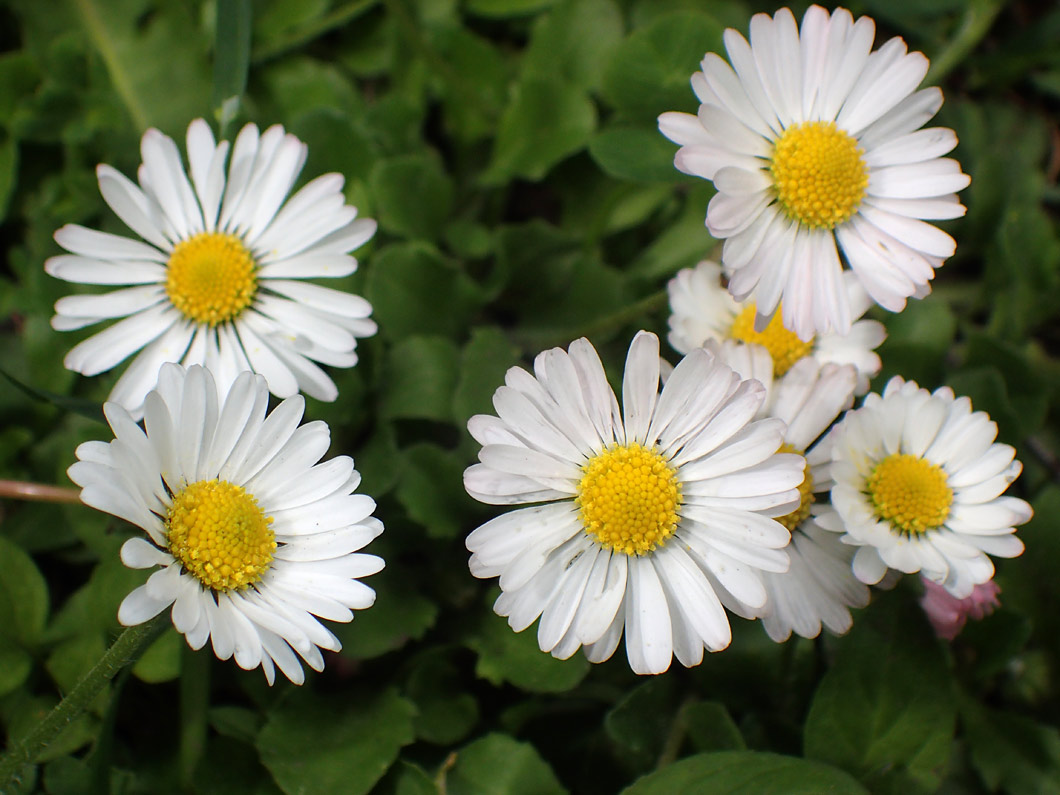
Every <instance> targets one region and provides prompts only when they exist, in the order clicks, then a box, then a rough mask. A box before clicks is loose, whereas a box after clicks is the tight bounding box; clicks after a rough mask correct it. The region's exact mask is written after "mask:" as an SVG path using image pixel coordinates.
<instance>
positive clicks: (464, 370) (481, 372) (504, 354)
mask: <svg viewBox="0 0 1060 795" xmlns="http://www.w3.org/2000/svg"><path fill="white" fill-rule="evenodd" d="M518 363H519V351H518V349H517V348H516V347H515V346H514V345H512V344H511V342H509V341H508V338H507V337H506V336H505V335H504V334H503V333H502V332H501V331H500V330H499V329H496V328H493V327H485V328H475V329H472V330H471V339H470V340H468V342H467V344H466V345H465V346H464V349H463V350H462V351H461V352H460V377H459V378H458V379H457V383H456V390H455V392H454V394H453V420H454V421H455V422H456V424H457V425H458V426H460V427H461V428H463V427H465V426H466V425H467V421H468V420H469V419H470V418H471V417H472V416H473V415H475V414H489V413H491V412H492V411H493V393H494V392H496V391H497V388H498V387H499V386H501V385H502V384H503V383H504V374H505V373H506V372H507V371H508V368H510V367H512V366H514V365H516V364H518Z"/></svg>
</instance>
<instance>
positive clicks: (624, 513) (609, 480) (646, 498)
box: [576, 442, 681, 555]
mask: <svg viewBox="0 0 1060 795" xmlns="http://www.w3.org/2000/svg"><path fill="white" fill-rule="evenodd" d="M582 471H583V472H584V473H585V474H584V475H582V479H581V481H579V483H578V496H577V499H576V502H577V504H578V507H579V508H580V511H581V519H582V523H583V525H584V527H585V532H586V533H588V534H589V536H590V537H591V538H592V539H593V540H595V541H596V542H597V543H599V544H600V545H601V546H603V547H605V548H607V549H613V550H615V551H616V552H624V553H625V554H627V555H644V554H646V553H648V552H651V551H652V550H653V549H655V548H656V547H659V546H661V545H662V544H663V543H665V541H666V539H667V538H669V537H670V536H671V535H673V533H674V530H676V529H677V522H678V515H677V511H678V509H679V508H680V507H681V484H680V482H679V481H678V480H677V472H676V471H675V470H674V469H673V468H672V467H671V466H670V465H669V464H667V463H666V461H665V460H664V459H663V457H662V456H661V455H659V454H658V453H657V452H656V451H655V450H654V449H649V448H646V447H643V446H642V445H640V444H637V443H636V442H634V443H633V444H628V445H616V446H614V447H609V448H608V449H607V450H604V451H603V452H602V453H600V454H599V455H596V456H593V458H592V459H590V460H589V462H588V463H587V464H585V465H584V466H583V467H582Z"/></svg>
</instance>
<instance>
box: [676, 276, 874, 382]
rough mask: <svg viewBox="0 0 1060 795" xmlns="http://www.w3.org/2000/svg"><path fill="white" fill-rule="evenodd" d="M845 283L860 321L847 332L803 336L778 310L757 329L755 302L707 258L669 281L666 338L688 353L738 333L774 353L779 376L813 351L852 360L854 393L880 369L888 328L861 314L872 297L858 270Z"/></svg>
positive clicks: (823, 357)
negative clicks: (742, 297)
mask: <svg viewBox="0 0 1060 795" xmlns="http://www.w3.org/2000/svg"><path fill="white" fill-rule="evenodd" d="M843 286H844V288H845V289H846V291H847V297H848V299H849V301H850V305H851V311H852V313H853V317H854V318H855V319H856V320H857V322H855V323H854V324H853V326H851V328H850V332H849V333H847V334H836V333H834V332H825V333H823V334H820V335H818V336H815V337H812V338H810V339H809V340H808V341H806V342H804V341H802V340H800V339H799V338H798V336H796V335H795V334H794V333H793V332H791V331H789V330H788V329H786V328H784V324H783V323H782V321H781V316H780V315H779V314H778V315H774V316H773V319H772V320H771V321H770V322H769V325H768V326H766V327H765V328H764V329H762V330H760V331H756V330H755V316H756V314H757V310H756V308H755V304H754V303H748V304H746V305H744V306H741V305H740V304H739V303H738V302H737V301H736V300H735V299H733V297H732V296H731V295H729V293H728V291H727V290H726V289H725V287H724V286H723V283H722V270H721V266H720V265H718V264H717V263H715V262H711V261H710V260H704V261H703V262H700V263H699V264H698V265H696V267H695V268H685V269H684V270H681V271H679V272H678V274H677V275H676V276H675V277H674V278H673V279H671V280H670V283H669V285H667V291H668V292H669V294H670V321H669V323H670V333H669V336H668V337H667V339H669V341H670V345H672V346H673V348H674V350H676V351H678V352H679V353H688V352H689V351H690V350H692V349H693V348H699V347H701V346H702V345H704V344H706V343H707V342H708V341H709V340H718V341H719V342H721V341H724V340H727V339H734V340H740V341H742V342H749V343H757V344H759V345H764V346H765V347H766V349H767V350H768V351H769V353H770V355H771V356H772V357H773V365H774V367H773V370H774V374H775V375H776V376H778V377H780V376H783V375H784V374H785V373H786V372H787V371H788V370H789V369H791V366H792V365H793V364H795V363H796V362H797V361H799V360H800V359H802V358H803V357H804V356H812V357H813V358H814V359H816V360H817V361H818V362H820V363H822V364H827V363H834V364H851V365H853V366H854V367H855V368H856V370H857V374H858V383H857V392H856V394H864V393H865V392H867V391H868V390H869V379H871V378H873V377H874V376H875V375H876V374H877V373H878V372H879V371H880V357H879V356H878V355H877V354H876V352H875V349H876V348H877V347H879V345H880V344H881V343H882V342H883V340H884V339H885V338H886V336H887V331H886V330H885V329H884V327H883V324H882V323H880V322H879V321H876V320H868V319H864V320H861V319H858V318H861V316H862V315H863V314H865V312H866V310H868V308H869V304H870V303H871V302H870V301H869V298H868V296H867V295H866V293H865V291H864V289H862V287H861V285H860V284H859V283H858V281H857V279H856V278H855V277H854V274H852V273H849V272H848V273H844V274H843ZM730 366H732V365H731V363H730ZM744 375H745V376H746V377H748V378H750V377H751V376H750V375H748V374H746V373H745V374H744Z"/></svg>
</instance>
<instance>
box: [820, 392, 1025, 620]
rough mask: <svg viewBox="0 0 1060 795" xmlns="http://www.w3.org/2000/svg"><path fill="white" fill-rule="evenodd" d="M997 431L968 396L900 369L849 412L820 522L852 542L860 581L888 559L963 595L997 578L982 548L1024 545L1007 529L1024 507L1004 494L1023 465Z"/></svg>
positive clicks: (1000, 550) (1006, 550)
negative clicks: (924, 385) (828, 505)
mask: <svg viewBox="0 0 1060 795" xmlns="http://www.w3.org/2000/svg"><path fill="white" fill-rule="evenodd" d="M996 437H997V425H996V424H995V423H993V422H991V421H990V417H989V416H988V415H987V414H986V413H985V412H982V411H976V412H973V411H972V404H971V401H970V400H969V399H968V398H966V397H961V398H955V397H954V396H953V390H951V389H949V388H948V387H942V388H941V389H937V390H935V392H928V391H927V390H926V389H921V388H919V387H918V386H917V384H916V382H915V381H908V382H907V381H904V380H903V379H902V378H901V377H899V376H895V377H894V378H892V379H891V380H890V382H889V383H888V384H887V388H886V389H885V390H884V392H883V396H882V397H880V396H879V395H877V394H869V395H868V396H866V398H865V402H864V404H863V405H862V407H861V408H859V409H857V410H856V411H851V412H848V413H847V415H846V416H845V417H844V418H843V420H842V421H841V422H840V423H839V425H837V426H836V429H835V438H834V443H833V446H832V478H833V480H834V481H835V485H834V486H833V487H832V507H833V508H834V512H833V513H832V514H831V515H828V516H820V517H818V523H819V524H821V525H823V526H826V527H827V528H828V529H829V530H832V531H833V532H842V533H843V534H844V535H843V541H844V542H846V543H848V544H852V545H854V546H856V547H857V552H856V554H855V555H854V574H855V575H857V577H858V579H860V580H861V581H862V582H864V583H868V584H870V585H871V584H873V583H876V582H879V581H880V579H882V578H883V576H884V574H886V573H887V569H888V567H890V568H892V569H897V570H898V571H901V572H904V573H905V574H912V573H914V572H921V573H922V575H923V576H924V578H925V579H928V580H931V581H932V582H935V583H938V584H939V585H941V586H943V587H944V588H945V589H946V590H947V591H949V593H950V594H951V595H953V596H955V597H957V598H958V599H963V598H965V597H967V596H970V595H971V593H972V591H973V589H974V587H975V586H976V585H981V584H982V583H985V582H986V581H987V580H989V579H990V578H991V577H993V576H994V564H993V563H991V561H990V558H988V557H987V555H988V554H989V555H997V556H998V557H1003V558H1013V557H1016V556H1017V555H1019V554H1020V553H1021V552H1023V542H1021V541H1020V540H1019V539H1018V538H1016V536H1015V535H1013V533H1014V531H1015V525H1021V524H1023V523H1024V522H1026V521H1027V520H1028V519H1030V518H1031V514H1032V511H1031V506H1030V505H1028V504H1027V503H1026V502H1025V501H1023V500H1021V499H1018V498H1016V497H1003V496H1001V494H1002V493H1003V492H1004V491H1005V489H1007V488H1008V486H1009V484H1010V483H1012V481H1014V480H1015V479H1016V478H1017V477H1018V476H1019V473H1020V470H1021V468H1022V467H1021V465H1020V462H1019V461H1016V460H1014V458H1015V454H1016V451H1015V450H1014V449H1013V448H1012V447H1010V446H1009V445H1007V444H996V443H994V439H995V438H996Z"/></svg>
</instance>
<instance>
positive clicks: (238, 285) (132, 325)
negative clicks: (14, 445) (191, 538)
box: [44, 119, 376, 417]
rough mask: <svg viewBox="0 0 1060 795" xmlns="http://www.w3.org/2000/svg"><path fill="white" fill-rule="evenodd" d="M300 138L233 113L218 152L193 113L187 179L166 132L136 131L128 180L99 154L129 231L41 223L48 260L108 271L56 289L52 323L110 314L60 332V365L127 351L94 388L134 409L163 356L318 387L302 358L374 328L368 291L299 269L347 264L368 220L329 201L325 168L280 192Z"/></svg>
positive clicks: (348, 348)
mask: <svg viewBox="0 0 1060 795" xmlns="http://www.w3.org/2000/svg"><path fill="white" fill-rule="evenodd" d="M306 151H307V150H306V145H305V144H304V143H302V142H301V141H299V140H298V139H297V138H296V137H295V136H293V135H290V134H287V133H285V132H284V129H283V127H281V126H279V125H275V126H273V127H270V128H269V129H267V130H266V131H265V132H264V133H261V134H259V133H258V128H257V127H256V126H255V125H253V124H248V125H246V126H245V127H244V128H243V129H242V131H241V132H240V133H239V135H238V136H237V137H236V140H235V144H234V145H233V146H232V147H231V152H229V144H228V142H227V141H222V142H220V143H217V142H216V141H215V140H214V136H213V133H212V132H211V131H210V127H209V125H207V124H206V122H205V121H203V120H202V119H197V120H195V121H193V122H192V123H191V125H190V126H189V127H188V135H187V152H188V166H189V172H190V181H189V174H188V173H185V170H184V166H183V164H182V163H181V158H180V153H179V151H178V150H177V146H176V144H175V143H174V142H173V140H172V139H171V138H169V137H168V136H166V135H163V134H162V133H161V132H159V131H158V130H155V129H150V130H148V131H147V132H146V133H144V136H143V140H142V142H141V153H142V156H143V165H141V166H140V170H139V174H138V180H139V184H136V183H134V182H132V181H131V180H129V179H127V178H126V177H125V176H123V175H122V174H121V173H120V172H118V171H117V170H116V169H114V168H111V167H110V166H107V165H100V166H99V167H98V168H97V169H96V174H97V176H98V178H99V188H100V192H101V193H102V194H103V198H104V200H105V201H106V202H107V204H108V205H109V206H110V208H111V209H112V210H113V211H114V212H115V214H116V215H117V216H118V217H119V218H120V219H121V220H122V221H123V222H124V223H125V224H126V226H128V227H129V228H130V229H131V230H132V231H133V232H135V233H136V234H137V235H139V236H140V238H142V240H136V239H133V238H129V237H122V236H119V235H113V234H109V233H106V232H99V231H95V230H92V229H87V228H85V227H82V226H77V225H74V224H68V225H66V226H64V227H62V228H61V229H59V230H58V231H57V232H56V233H55V240H56V241H57V242H58V243H59V245H60V246H62V247H63V248H64V249H66V250H67V251H68V252H70V253H69V254H63V255H60V256H57V257H52V258H51V259H49V260H48V261H47V262H46V263H45V265H44V267H45V270H47V272H48V273H49V274H51V275H52V276H55V277H56V278H59V279H63V280H64V281H68V282H75V283H81V284H99V285H108V286H114V285H124V286H123V287H122V288H121V289H118V290H113V291H111V292H106V293H103V294H100V295H71V296H67V297H65V298H61V299H59V301H58V302H57V303H56V305H55V317H54V318H53V319H52V326H54V327H55V328H56V329H58V330H60V331H71V330H73V329H80V328H83V327H86V326H91V325H94V324H96V323H100V322H103V321H109V320H114V319H117V318H121V319H120V320H119V321H118V322H117V323H114V324H113V325H111V326H109V327H108V328H106V329H104V330H103V331H100V332H98V333H96V334H94V335H93V336H91V337H89V338H88V339H86V340H84V341H83V342H81V343H79V344H78V345H76V346H74V348H73V349H71V350H70V352H69V353H68V354H67V355H66V358H65V361H64V363H65V365H66V366H67V368H69V369H71V370H75V371H77V372H79V373H82V374H84V375H97V374H99V373H102V372H104V371H106V370H110V369H111V368H113V367H115V366H116V365H118V364H119V363H120V362H122V361H124V360H125V359H127V358H128V357H130V356H132V355H133V354H137V355H136V357H135V359H134V360H133V362H132V364H130V365H129V367H128V368H126V370H125V372H124V373H123V374H122V376H121V378H119V379H118V382H117V383H116V384H115V386H114V389H113V390H112V392H111V394H110V400H111V401H112V402H114V403H119V404H121V405H122V406H124V407H125V408H126V409H127V410H128V411H129V412H131V413H132V414H133V415H134V416H135V417H139V416H142V411H143V401H144V396H145V395H146V394H147V393H148V391H149V390H151V389H152V388H153V387H154V385H155V382H156V381H157V379H158V370H159V368H160V367H161V365H162V364H163V363H165V362H181V363H183V364H184V365H186V366H187V365H192V364H202V365H205V366H207V367H209V368H210V369H211V371H212V372H213V374H214V377H215V378H216V380H217V385H218V387H219V388H220V390H221V392H222V393H224V392H225V391H227V389H228V387H230V386H231V385H232V383H233V382H234V381H235V379H236V377H237V376H238V375H239V373H240V372H242V371H243V370H252V371H254V372H257V373H260V374H261V375H263V376H264V377H265V380H266V381H267V383H268V385H269V390H270V391H271V392H272V393H273V394H274V395H276V396H277V397H281V398H285V397H290V396H291V395H294V394H296V393H298V392H299V391H301V392H304V393H305V394H307V395H310V396H311V397H315V398H317V399H319V400H328V401H330V400H334V399H335V397H336V396H337V394H338V392H337V389H336V387H335V384H334V382H333V381H332V380H331V378H329V377H328V375H327V374H326V373H325V372H324V371H323V370H322V369H321V368H320V367H319V366H318V363H319V364H327V365H331V366H334V367H352V366H353V365H354V364H355V363H356V362H357V353H356V352H355V348H356V344H357V338H358V337H366V336H370V335H372V334H374V333H375V331H376V326H375V323H374V321H372V320H371V319H370V317H369V315H370V314H371V311H372V307H371V305H370V304H369V303H368V302H367V301H365V300H364V299H363V298H361V297H360V296H358V295H352V294H350V293H345V292H340V291H338V290H332V289H329V288H326V287H321V286H319V285H316V284H312V283H310V282H308V281H306V280H307V279H316V278H337V277H341V276H347V275H349V274H351V273H353V271H354V270H355V269H356V267H357V260H355V259H354V258H353V257H352V256H350V254H349V252H350V251H352V250H353V249H355V248H357V247H358V246H360V245H362V244H363V243H365V242H366V241H367V240H368V239H369V238H370V237H371V236H372V235H373V234H374V233H375V227H376V224H375V221H372V220H368V219H358V218H357V210H356V208H354V207H350V206H348V205H346V204H345V199H344V198H343V195H342V185H343V178H342V176H341V175H339V174H325V175H324V176H321V177H318V178H316V179H314V180H312V181H310V182H309V183H308V184H306V185H305V186H304V187H303V188H302V189H301V190H299V191H298V192H297V193H295V194H294V195H293V196H291V197H290V199H288V198H287V194H288V193H289V192H290V190H291V188H292V187H293V186H294V183H295V180H296V179H297V178H298V174H299V172H300V171H301V170H302V166H303V164H304V163H305V158H306ZM226 163H227V169H226Z"/></svg>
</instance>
